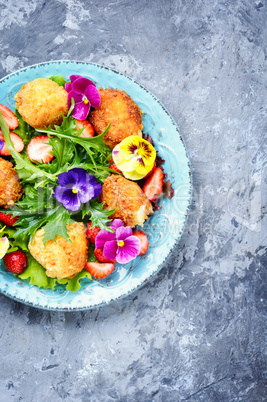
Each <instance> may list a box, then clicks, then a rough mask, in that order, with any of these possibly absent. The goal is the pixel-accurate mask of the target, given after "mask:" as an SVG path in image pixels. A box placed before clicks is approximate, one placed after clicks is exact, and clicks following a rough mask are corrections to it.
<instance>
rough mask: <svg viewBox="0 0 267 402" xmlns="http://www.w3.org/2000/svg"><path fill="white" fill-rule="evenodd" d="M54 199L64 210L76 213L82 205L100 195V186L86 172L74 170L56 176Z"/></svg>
mask: <svg viewBox="0 0 267 402" xmlns="http://www.w3.org/2000/svg"><path fill="white" fill-rule="evenodd" d="M58 184H59V186H56V188H55V192H54V194H53V196H54V197H56V199H57V200H58V201H59V202H62V204H63V205H64V207H65V208H66V209H69V210H71V211H78V209H79V208H80V206H81V204H84V203H86V202H88V201H89V200H91V199H92V198H96V197H98V196H99V195H100V193H101V189H102V186H101V184H100V183H98V182H97V181H96V178H95V176H91V175H90V174H89V173H88V172H87V171H86V170H84V169H81V168H74V169H71V170H69V171H68V172H67V173H65V172H64V173H61V174H60V175H59V176H58Z"/></svg>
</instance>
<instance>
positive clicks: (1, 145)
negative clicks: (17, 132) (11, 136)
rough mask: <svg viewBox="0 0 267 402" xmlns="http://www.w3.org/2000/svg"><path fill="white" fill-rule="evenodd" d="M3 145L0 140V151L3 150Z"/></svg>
mask: <svg viewBox="0 0 267 402" xmlns="http://www.w3.org/2000/svg"><path fill="white" fill-rule="evenodd" d="M4 145H5V143H4V141H2V140H0V151H1V150H2V149H3V148H4Z"/></svg>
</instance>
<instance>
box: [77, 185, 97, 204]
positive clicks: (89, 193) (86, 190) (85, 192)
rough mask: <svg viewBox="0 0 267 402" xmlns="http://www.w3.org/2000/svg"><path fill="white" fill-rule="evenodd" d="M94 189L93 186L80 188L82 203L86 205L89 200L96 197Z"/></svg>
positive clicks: (79, 195) (79, 193) (79, 194)
mask: <svg viewBox="0 0 267 402" xmlns="http://www.w3.org/2000/svg"><path fill="white" fill-rule="evenodd" d="M94 192H95V191H94V187H93V186H90V185H89V186H79V189H78V197H79V199H80V201H81V202H82V203H83V204H85V203H86V202H88V201H89V200H91V199H92V198H95V197H94Z"/></svg>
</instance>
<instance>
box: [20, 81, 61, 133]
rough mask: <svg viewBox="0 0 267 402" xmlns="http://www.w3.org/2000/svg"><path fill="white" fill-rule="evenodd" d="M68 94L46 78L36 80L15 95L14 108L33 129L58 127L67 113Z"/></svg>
mask: <svg viewBox="0 0 267 402" xmlns="http://www.w3.org/2000/svg"><path fill="white" fill-rule="evenodd" d="M67 97H68V93H67V91H66V90H65V89H64V88H63V87H62V86H59V85H58V84H57V83H56V82H54V81H52V80H50V79H48V78H36V79H35V80H33V81H29V82H27V84H25V85H23V86H22V88H21V90H20V91H19V92H18V93H16V95H15V99H16V101H17V102H16V107H17V109H18V111H19V113H20V114H21V116H22V118H23V120H24V121H26V122H27V123H28V124H29V125H30V126H32V127H34V128H44V127H47V126H49V125H50V124H51V125H52V126H54V125H55V124H56V125H60V124H61V123H62V120H63V117H62V113H63V114H64V115H66V114H67V113H68V103H67Z"/></svg>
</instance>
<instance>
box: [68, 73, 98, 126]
mask: <svg viewBox="0 0 267 402" xmlns="http://www.w3.org/2000/svg"><path fill="white" fill-rule="evenodd" d="M65 89H66V91H67V92H68V108H70V106H71V98H73V99H74V102H75V106H74V109H73V111H72V116H73V117H74V118H75V119H78V120H85V119H86V118H87V116H88V114H89V111H90V107H91V106H92V107H94V108H99V106H100V101H101V98H100V94H99V92H98V89H97V87H96V86H95V84H94V82H93V81H91V80H89V79H88V78H84V77H82V76H81V75H71V76H70V82H67V83H66V84H65Z"/></svg>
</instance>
